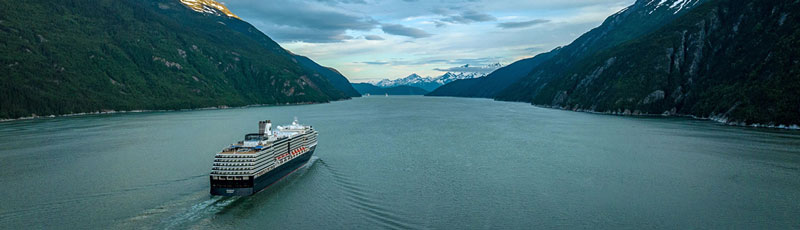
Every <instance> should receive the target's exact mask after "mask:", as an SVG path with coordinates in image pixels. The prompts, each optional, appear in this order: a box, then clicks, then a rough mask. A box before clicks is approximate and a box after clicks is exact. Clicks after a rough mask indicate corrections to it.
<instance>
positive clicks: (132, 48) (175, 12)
mask: <svg viewBox="0 0 800 230" xmlns="http://www.w3.org/2000/svg"><path fill="white" fill-rule="evenodd" d="M12 9H13V10H12ZM108 15H115V16H114V17H108ZM231 27H239V29H238V30H233V29H232V28H231ZM240 31H253V32H252V33H251V34H244V33H242V32H240ZM254 31H258V30H257V29H255V28H254V27H252V25H249V23H246V22H243V21H241V20H239V19H237V18H234V17H228V16H227V15H226V16H222V17H219V16H217V15H212V14H201V13H197V12H196V11H194V10H192V9H190V8H188V7H186V6H185V5H183V3H181V2H180V1H177V0H152V1H135V0H114V1H112V0H96V1H89V0H56V1H52V2H49V3H48V4H45V3H41V2H36V1H31V2H29V1H25V2H19V1H9V0H2V1H0V38H3V39H2V41H3V46H0V71H2V72H3V73H4V74H3V75H2V81H0V117H2V118H18V117H28V116H32V115H39V116H41V115H51V114H52V115H60V114H75V113H91V112H97V111H132V110H172V109H191V108H205V107H214V106H223V107H224V106H244V105H250V104H285V103H308V102H329V101H332V100H342V99H347V98H349V97H347V96H346V95H345V94H344V93H343V92H342V91H340V90H338V89H336V88H335V87H334V86H333V85H332V84H331V83H330V81H329V80H328V79H326V78H324V77H322V76H318V75H317V74H315V73H314V72H313V71H309V70H308V69H307V68H303V67H301V66H300V65H299V64H297V63H295V62H293V61H292V60H291V58H289V57H287V56H286V54H285V53H284V51H285V50H283V48H281V47H280V46H279V45H277V43H275V42H274V41H272V40H271V39H270V38H269V37H267V36H266V35H264V36H261V37H258V36H253V34H256V35H257V34H261V33H260V32H258V33H256V32H254ZM262 35H263V34H262Z"/></svg>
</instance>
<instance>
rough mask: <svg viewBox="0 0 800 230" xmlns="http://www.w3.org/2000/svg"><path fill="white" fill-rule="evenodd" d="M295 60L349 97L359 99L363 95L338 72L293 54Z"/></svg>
mask: <svg viewBox="0 0 800 230" xmlns="http://www.w3.org/2000/svg"><path fill="white" fill-rule="evenodd" d="M292 55H294V56H293V58H292V59H293V60H296V61H297V63H298V64H300V66H302V67H303V68H305V69H307V70H308V71H312V72H316V73H318V74H319V75H321V76H322V77H325V78H326V79H328V81H329V82H330V83H331V84H332V85H333V87H336V89H338V90H339V91H342V92H343V93H344V94H345V95H346V96H347V97H359V96H361V94H359V93H358V91H356V89H354V88H353V86H352V85H351V84H350V81H348V80H347V78H345V76H344V75H342V74H341V73H339V71H338V70H336V69H334V68H330V67H325V66H321V65H319V64H317V63H316V62H314V61H313V60H311V59H310V58H308V57H305V56H301V55H296V54H292Z"/></svg>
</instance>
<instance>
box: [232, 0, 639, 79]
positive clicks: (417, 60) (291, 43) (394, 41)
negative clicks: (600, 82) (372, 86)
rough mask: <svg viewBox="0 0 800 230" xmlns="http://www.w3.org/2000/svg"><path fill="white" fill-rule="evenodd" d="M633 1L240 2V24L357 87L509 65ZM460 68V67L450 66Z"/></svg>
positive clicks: (237, 2)
mask: <svg viewBox="0 0 800 230" xmlns="http://www.w3.org/2000/svg"><path fill="white" fill-rule="evenodd" d="M633 2H634V0H574V1H550V0H508V1H490V0H437V1H419V0H380V1H379V0H270V1H262V0H235V1H227V2H224V4H226V6H228V8H230V9H231V10H232V11H233V12H234V13H236V14H237V15H239V16H240V17H241V18H242V19H243V20H245V21H247V22H250V23H251V24H253V25H254V26H256V27H257V28H258V29H260V30H261V31H262V32H264V33H265V34H267V35H268V36H270V37H271V38H273V39H274V40H276V41H277V42H278V43H280V44H281V45H282V46H283V47H285V48H287V49H289V50H291V51H292V52H295V53H298V54H302V55H306V56H309V57H311V58H312V59H314V60H315V61H317V62H319V63H320V64H323V65H327V66H331V67H334V68H337V69H338V70H340V71H341V72H343V73H344V74H345V76H347V77H348V78H350V79H351V80H353V81H356V82H360V81H368V80H374V79H383V78H390V79H391V78H398V77H403V76H406V75H408V74H410V73H412V72H417V73H420V74H421V75H440V74H441V73H443V72H445V71H456V70H465V71H460V72H469V71H483V70H480V69H458V68H460V67H463V66H465V65H468V68H475V67H474V66H485V65H489V64H493V63H498V62H499V63H502V64H509V63H511V62H513V61H516V60H519V59H521V58H525V57H530V56H533V55H535V54H537V53H540V52H546V51H548V50H550V49H552V48H555V47H557V46H562V45H566V44H567V43H569V42H570V41H572V40H574V39H575V38H577V36H580V35H581V34H582V33H584V32H586V31H588V30H589V29H591V28H592V27H595V26H597V25H599V24H600V23H601V22H602V21H603V19H605V18H606V17H607V16H608V15H611V14H613V13H614V12H616V11H618V10H620V9H622V8H623V7H625V6H628V5H630V4H632V3H633ZM452 66H458V67H452Z"/></svg>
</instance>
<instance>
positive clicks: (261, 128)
mask: <svg viewBox="0 0 800 230" xmlns="http://www.w3.org/2000/svg"><path fill="white" fill-rule="evenodd" d="M258 134H261V135H267V136H270V135H272V121H270V120H266V121H259V122H258Z"/></svg>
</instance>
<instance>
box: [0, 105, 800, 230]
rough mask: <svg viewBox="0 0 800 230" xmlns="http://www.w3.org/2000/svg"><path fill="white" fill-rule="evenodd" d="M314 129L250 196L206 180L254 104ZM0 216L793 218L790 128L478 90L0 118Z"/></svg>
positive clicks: (614, 223) (639, 224)
mask: <svg viewBox="0 0 800 230" xmlns="http://www.w3.org/2000/svg"><path fill="white" fill-rule="evenodd" d="M294 116H297V117H299V119H300V121H301V122H302V123H306V124H310V125H313V126H314V127H315V128H316V129H317V130H319V132H320V136H319V147H318V148H317V151H316V153H315V157H314V158H313V159H312V160H311V162H310V163H309V164H307V165H306V166H304V167H303V168H302V169H300V170H298V171H297V172H295V173H294V174H292V175H290V176H289V177H287V178H286V179H285V180H283V181H281V182H280V183H278V184H276V185H275V186H273V187H270V188H268V189H267V190H265V191H263V192H261V193H259V194H257V195H255V196H251V197H242V198H236V197H233V198H222V197H211V196H209V195H208V178H207V177H206V175H207V173H208V172H209V171H210V165H211V161H212V159H213V155H214V154H215V153H216V152H217V151H218V150H220V149H221V148H223V147H224V146H226V145H227V144H230V143H232V142H234V141H236V140H239V139H241V138H242V137H243V135H244V134H245V133H247V132H254V131H257V121H258V120H263V119H271V120H273V121H274V122H276V123H279V124H283V123H288V122H290V121H291V120H292V118H293V117H294ZM0 184H2V185H3V186H2V189H0V197H1V198H0V226H3V227H2V228H8V229H17V228H56V229H76V228H81V229H82V228H103V229H109V228H116V229H186V228H191V229H254V228H259V229H264V228H269V229H354V228H361V229H363V228H389V229H465V228H466V229H486V228H492V229H531V228H745V229H763V228H777V229H789V228H794V229H797V228H800V218H798V217H799V216H800V133H799V132H797V131H778V130H766V129H750V128H741V127H729V126H724V125H719V124H717V123H713V122H708V121H698V120H689V119H672V118H633V117H617V116H606V115H596V114H586V113H575V112H567V111H559V110H551V109H542V108H536V107H533V106H530V105H527V104H522V103H505V102H495V101H491V100H484V99H459V98H428V97H418V96H408V97H368V98H360V99H354V100H350V101H343V102H335V103H330V104H320V105H303V106H282V107H258V108H242V109H227V110H207V111H189V112H163V113H140V114H117V115H96V116H83V117H69V118H55V119H39V120H26V121H14V122H5V123H0Z"/></svg>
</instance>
